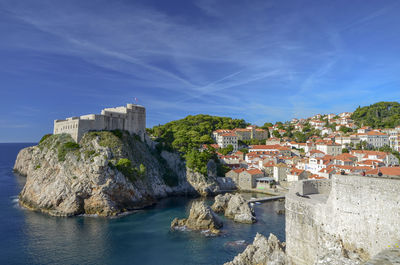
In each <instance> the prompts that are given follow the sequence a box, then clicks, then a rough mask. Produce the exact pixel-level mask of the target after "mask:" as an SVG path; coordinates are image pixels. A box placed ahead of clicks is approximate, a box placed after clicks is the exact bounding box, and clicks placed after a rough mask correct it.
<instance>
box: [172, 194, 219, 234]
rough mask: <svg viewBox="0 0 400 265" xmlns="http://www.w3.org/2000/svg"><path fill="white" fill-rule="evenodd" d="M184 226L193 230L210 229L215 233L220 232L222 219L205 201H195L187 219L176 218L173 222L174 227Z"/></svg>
mask: <svg viewBox="0 0 400 265" xmlns="http://www.w3.org/2000/svg"><path fill="white" fill-rule="evenodd" d="M183 226H184V227H187V228H189V229H191V230H208V231H210V232H211V233H213V234H219V232H220V231H219V228H221V227H222V221H221V220H220V219H219V218H218V216H217V215H216V214H215V213H214V212H213V211H212V210H211V208H210V207H209V206H207V205H206V204H205V203H204V202H203V201H195V202H193V204H192V207H191V208H190V214H189V217H188V218H187V219H186V218H185V219H178V218H175V219H174V220H173V221H172V223H171V228H172V229H177V228H180V227H183Z"/></svg>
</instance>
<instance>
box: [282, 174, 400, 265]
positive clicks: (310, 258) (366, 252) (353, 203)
mask: <svg viewBox="0 0 400 265" xmlns="http://www.w3.org/2000/svg"><path fill="white" fill-rule="evenodd" d="M318 181H320V180H314V182H318ZM331 181H332V187H331V192H330V193H329V197H328V199H327V200H324V199H321V198H323V197H324V196H323V195H321V194H314V195H310V196H309V197H310V198H303V197H300V196H297V195H296V192H299V191H300V190H301V189H302V188H303V184H301V182H299V183H297V184H298V185H296V187H295V188H294V189H291V190H290V192H289V193H288V194H287V195H286V205H285V208H286V253H287V255H288V259H289V261H291V262H292V263H293V264H300V265H306V264H307V265H308V264H314V263H315V262H316V261H317V259H318V256H319V255H324V254H326V253H328V252H329V251H332V249H333V248H336V249H341V248H343V249H345V250H346V251H350V252H352V253H356V254H357V255H358V256H359V257H361V258H362V259H363V260H365V259H368V258H369V257H372V256H374V255H376V254H377V253H379V252H380V251H382V250H384V249H385V248H388V247H389V246H392V247H393V246H394V245H396V244H399V243H400V242H399V240H400V204H399V202H400V192H399V191H400V179H389V178H372V177H362V176H349V175H334V176H333V177H332V180H331ZM303 182H304V181H303ZM305 182H306V185H305V186H304V187H305V188H306V190H305V191H307V189H309V188H310V190H311V192H314V191H315V190H313V189H314V187H315V186H314V185H311V183H308V181H305ZM317 186H321V185H317ZM321 187H322V186H321ZM326 188H327V187H325V188H322V189H321V191H323V190H325V191H326V190H328V189H326ZM299 193H300V192H299ZM399 245H400V244H399ZM332 246H334V247H332ZM321 253H322V254H321ZM335 255H336V256H338V255H340V250H339V254H337V253H336V254H335Z"/></svg>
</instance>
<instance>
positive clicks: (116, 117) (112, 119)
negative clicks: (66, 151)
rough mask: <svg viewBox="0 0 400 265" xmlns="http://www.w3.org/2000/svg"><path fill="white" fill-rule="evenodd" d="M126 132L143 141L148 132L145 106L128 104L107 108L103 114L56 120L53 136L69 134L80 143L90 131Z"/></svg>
mask: <svg viewBox="0 0 400 265" xmlns="http://www.w3.org/2000/svg"><path fill="white" fill-rule="evenodd" d="M116 129H119V130H125V131H128V132H129V133H131V134H133V133H134V134H137V135H139V136H140V137H141V138H142V140H143V139H144V137H145V132H146V109H145V107H143V106H140V105H135V104H127V105H126V107H125V106H121V107H116V108H106V109H103V110H102V111H101V114H88V115H83V116H80V117H70V118H67V119H65V120H55V121H54V130H53V134H61V133H67V134H70V135H71V137H72V138H73V139H74V140H75V141H76V142H79V141H80V139H81V138H82V137H83V135H84V134H85V133H87V132H89V131H101V130H116Z"/></svg>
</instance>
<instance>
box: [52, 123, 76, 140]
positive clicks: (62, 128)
mask: <svg viewBox="0 0 400 265" xmlns="http://www.w3.org/2000/svg"><path fill="white" fill-rule="evenodd" d="M78 127H79V119H67V120H55V121H54V127H53V134H60V133H67V134H70V135H71V137H72V138H73V139H74V140H76V139H78Z"/></svg>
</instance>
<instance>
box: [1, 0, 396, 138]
mask: <svg viewBox="0 0 400 265" xmlns="http://www.w3.org/2000/svg"><path fill="white" fill-rule="evenodd" d="M399 13H400V2H399V1H386V0H383V1H375V0H374V1H372V0H371V1H369V0H362V1H357V0H354V1H353V0H352V1H338V0H335V1H327V0H326V1H325V0H321V1H265V0H261V1H258V0H252V1H236V0H227V1H223V0H221V1H216V0H215V1H212V0H194V1H189V0H182V1H174V0H169V1H161V0H160V1H155V0H139V1H132V0H131V1H128V0H127V1H122V0H113V1H97V0H96V1H92V0H90V1H89V0H88V1H81V0H79V1H57V0H49V1H41V0H36V1H18V0H10V1H9V0H0V37H1V38H0V113H1V115H0V142H22V141H37V140H39V139H40V137H41V136H42V135H43V134H45V133H48V132H51V131H52V126H53V120H54V119H59V118H65V117H70V116H78V115H83V114H88V113H98V112H99V111H100V110H101V109H102V108H104V107H111V106H119V105H124V104H126V103H128V102H132V101H133V98H135V97H136V98H138V103H139V104H142V105H144V106H146V108H147V124H148V127H151V126H153V125H156V124H163V123H166V122H168V121H171V120H175V119H179V118H183V117H185V116H186V115H189V114H199V113H205V114H211V115H219V116H230V117H234V118H244V119H246V120H247V121H248V122H252V123H255V124H259V125H262V124H263V123H264V122H267V121H268V122H275V121H279V120H282V121H283V120H289V119H291V118H293V117H307V116H309V115H312V114H315V113H331V112H334V113H336V112H342V111H352V110H354V109H355V108H356V107H357V106H359V105H361V106H363V105H368V104H372V103H374V102H377V101H382V100H390V101H399V99H400V86H399V85H400V60H399V55H400V26H399V25H400V16H399Z"/></svg>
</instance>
